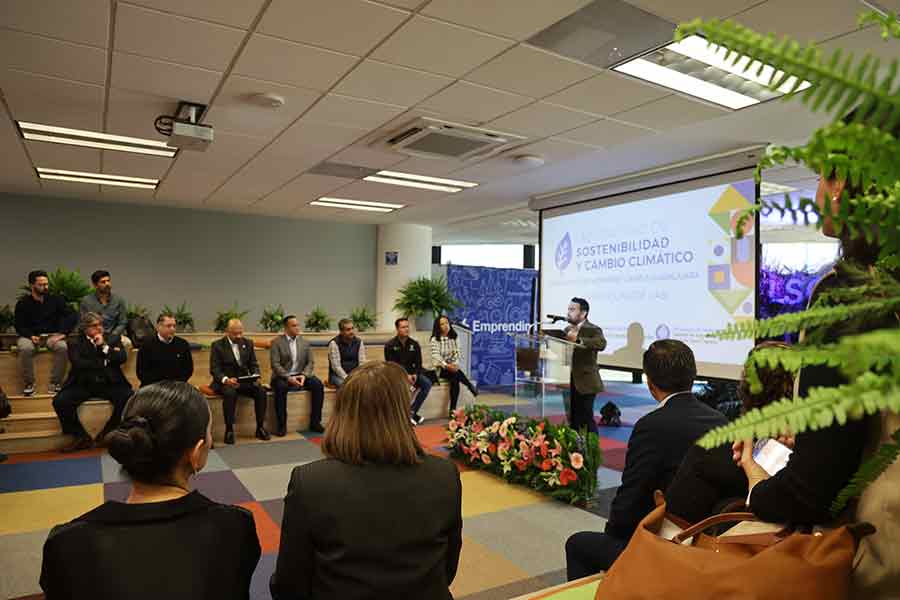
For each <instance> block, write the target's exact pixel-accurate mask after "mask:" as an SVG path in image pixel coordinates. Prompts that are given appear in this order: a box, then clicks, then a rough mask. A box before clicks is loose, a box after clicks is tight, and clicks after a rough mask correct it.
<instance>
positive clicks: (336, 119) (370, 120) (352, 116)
mask: <svg viewBox="0 0 900 600" xmlns="http://www.w3.org/2000/svg"><path fill="white" fill-rule="evenodd" d="M404 110H406V109H405V107H403V106H397V105H395V104H385V103H381V102H373V101H371V100H362V99H359V98H351V97H350V96H341V95H340V94H328V95H326V96H325V97H324V98H322V100H321V101H320V102H319V103H318V104H316V105H315V106H314V107H312V109H311V110H310V111H309V112H308V113H307V114H306V115H304V117H303V118H304V119H306V120H309V121H321V122H324V123H335V124H338V125H344V126H346V127H359V128H362V129H375V128H376V127H379V126H381V125H383V124H384V123H387V122H388V121H390V120H391V119H393V118H394V117H396V116H397V115H399V114H400V113H402V112H403V111H404Z"/></svg>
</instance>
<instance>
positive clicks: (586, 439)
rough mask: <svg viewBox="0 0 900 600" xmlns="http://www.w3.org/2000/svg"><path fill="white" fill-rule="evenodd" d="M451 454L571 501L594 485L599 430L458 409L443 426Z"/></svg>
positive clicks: (581, 499) (478, 408)
mask: <svg viewBox="0 0 900 600" xmlns="http://www.w3.org/2000/svg"><path fill="white" fill-rule="evenodd" d="M447 437H448V439H449V442H448V447H449V448H450V455H451V456H452V457H453V458H457V459H461V460H465V461H466V462H467V463H468V464H469V465H471V466H473V467H478V468H480V469H483V470H487V471H491V472H492V473H494V474H495V475H498V476H500V477H502V478H503V479H506V480H507V481H509V482H510V483H518V484H522V485H527V486H529V487H531V488H534V489H535V490H538V491H540V492H543V493H546V494H549V495H550V496H552V497H554V498H556V499H559V500H564V501H566V502H569V503H571V504H576V503H584V502H586V501H587V500H589V499H591V498H593V497H594V492H595V491H596V489H597V468H598V467H600V464H601V462H602V454H601V451H600V445H599V440H598V438H597V434H595V433H587V434H586V435H585V434H583V433H581V432H578V431H575V430H574V429H572V428H571V427H568V426H566V425H553V424H552V423H550V422H549V421H547V420H542V421H537V420H534V419H528V418H524V417H520V416H519V415H515V414H512V415H510V414H508V413H505V412H502V411H499V410H494V409H491V408H488V407H486V406H483V405H473V406H469V407H466V408H460V409H458V410H456V411H454V412H453V414H452V418H451V419H450V422H449V423H448V425H447Z"/></svg>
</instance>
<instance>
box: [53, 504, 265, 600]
mask: <svg viewBox="0 0 900 600" xmlns="http://www.w3.org/2000/svg"><path fill="white" fill-rule="evenodd" d="M259 556H260V547H259V539H258V538H257V537H256V526H255V524H254V521H253V514H252V513H250V511H248V510H246V509H244V508H240V507H238V506H226V505H224V504H218V503H216V502H213V501H212V500H210V499H208V498H206V497H205V496H203V495H201V494H200V493H199V492H193V493H190V494H188V495H187V496H184V497H182V498H178V499H176V500H168V501H166V502H151V503H147V504H125V503H122V502H106V503H105V504H102V505H100V506H99V507H97V508H95V509H94V510H92V511H90V512H89V513H86V514H84V515H82V516H80V517H78V518H77V519H75V520H74V521H71V522H69V523H66V524H65V525H58V526H56V527H54V528H53V530H52V531H51V532H50V535H49V536H48V537H47V541H46V542H45V543H44V562H43V564H42V565H41V580H40V581H41V587H42V588H43V590H44V593H45V594H46V597H47V600H56V599H57V598H65V599H66V600H121V599H122V598H128V599H129V600H145V599H146V600H160V599H162V598H165V599H166V600H201V599H204V600H214V599H215V600H232V599H233V600H246V599H248V598H249V597H250V578H251V576H252V575H253V571H254V569H256V563H257V562H259Z"/></svg>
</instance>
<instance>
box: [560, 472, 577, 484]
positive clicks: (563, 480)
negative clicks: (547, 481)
mask: <svg viewBox="0 0 900 600" xmlns="http://www.w3.org/2000/svg"><path fill="white" fill-rule="evenodd" d="M576 481H578V475H577V474H576V473H575V471H573V470H572V469H569V468H565V469H563V470H562V473H560V474H559V483H560V485H563V486H567V485H569V484H570V483H575V482H576Z"/></svg>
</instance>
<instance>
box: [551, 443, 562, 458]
mask: <svg viewBox="0 0 900 600" xmlns="http://www.w3.org/2000/svg"><path fill="white" fill-rule="evenodd" d="M560 452H562V446H560V445H559V440H556V441H555V442H553V450H551V451H550V456H554V457H555V456H559V453H560Z"/></svg>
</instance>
